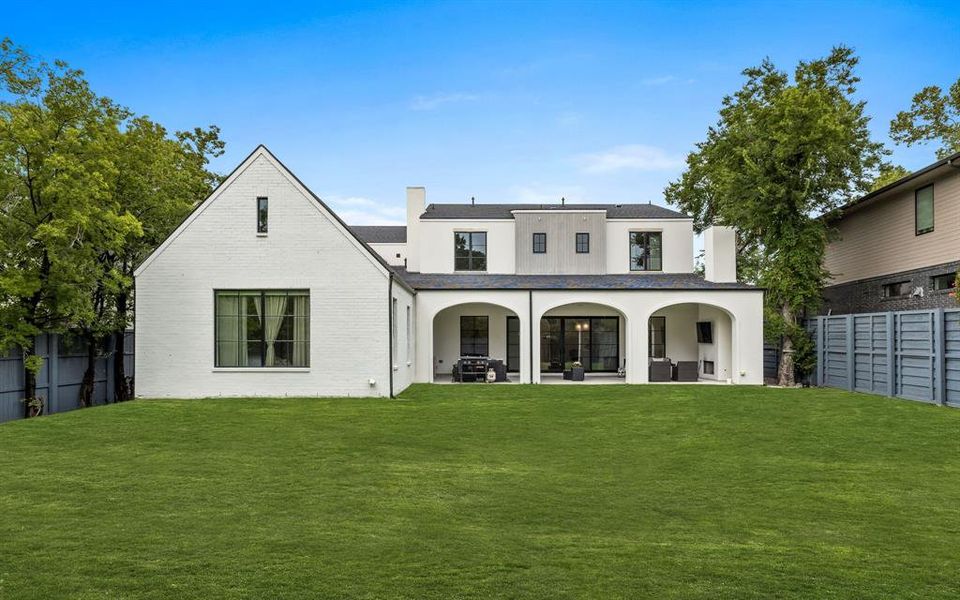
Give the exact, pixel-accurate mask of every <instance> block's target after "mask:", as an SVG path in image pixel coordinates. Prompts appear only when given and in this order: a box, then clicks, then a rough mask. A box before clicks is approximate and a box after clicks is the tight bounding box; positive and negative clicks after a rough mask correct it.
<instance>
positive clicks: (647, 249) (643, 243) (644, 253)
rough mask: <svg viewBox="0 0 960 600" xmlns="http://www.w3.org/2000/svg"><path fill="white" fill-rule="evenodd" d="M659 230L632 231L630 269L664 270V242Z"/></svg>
mask: <svg viewBox="0 0 960 600" xmlns="http://www.w3.org/2000/svg"><path fill="white" fill-rule="evenodd" d="M661 241H662V238H661V234H660V232H659V231H631V232H630V270H631V271H662V270H663V244H662V243H661Z"/></svg>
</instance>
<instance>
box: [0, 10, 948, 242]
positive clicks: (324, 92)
mask: <svg viewBox="0 0 960 600" xmlns="http://www.w3.org/2000/svg"><path fill="white" fill-rule="evenodd" d="M35 6H38V5H34V7H33V8H31V7H30V5H29V3H26V2H20V3H16V4H12V5H10V6H7V7H5V8H4V22H3V23H2V24H0V36H4V35H5V36H9V37H11V38H12V39H13V40H14V41H15V42H17V43H18V44H21V45H23V46H26V47H27V49H28V50H29V51H31V52H32V53H33V54H35V55H38V56H40V57H43V58H45V59H53V58H61V59H64V60H66V61H67V62H69V63H70V64H71V65H72V66H75V67H78V68H82V69H83V70H84V71H85V72H86V73H87V76H88V78H89V80H90V81H91V82H92V84H93V86H94V88H95V89H96V90H97V91H98V92H99V93H101V94H103V95H106V96H109V97H111V98H113V99H114V100H116V101H118V102H120V103H121V104H124V105H126V106H128V107H130V108H132V109H133V110H135V111H137V112H139V113H144V114H148V115H150V116H151V117H153V118H154V119H157V120H158V121H160V122H161V123H163V124H164V125H166V126H168V127H169V128H171V129H183V128H189V127H192V126H195V125H208V124H217V125H219V126H220V127H221V129H222V133H223V137H224V139H225V140H226V141H227V152H226V154H225V155H224V156H223V157H221V158H220V159H218V160H217V162H216V163H215V167H216V168H217V169H218V170H221V171H223V172H226V171H229V170H230V169H231V168H232V167H233V166H235V165H236V163H237V162H239V161H240V160H242V159H243V158H244V157H245V156H246V155H247V154H248V153H249V152H250V151H251V150H252V149H253V148H254V147H255V146H256V144H258V143H264V144H266V145H267V146H268V147H269V148H270V149H271V150H273V151H274V153H276V154H277V155H278V157H279V158H280V159H281V160H283V161H284V162H285V163H286V164H287V165H288V166H289V167H290V168H292V169H293V170H294V172H296V173H297V175H298V176H299V177H300V178H301V179H302V180H303V181H304V182H306V183H307V185H308V186H310V188H311V189H313V191H315V192H316V193H318V194H319V195H320V196H321V197H323V198H324V199H325V200H327V201H328V202H330V203H331V204H332V205H333V206H334V208H335V209H337V211H338V212H339V213H340V214H341V215H342V216H344V218H345V219H346V220H347V221H348V222H350V223H353V224H360V223H387V222H401V221H402V220H403V211H404V208H403V207H404V187H405V186H408V185H425V186H426V187H427V201H428V202H460V201H468V200H469V198H470V197H471V196H475V197H476V198H477V200H478V201H479V202H513V201H518V202H550V201H557V200H559V198H560V197H561V196H565V197H566V198H567V199H568V200H570V201H581V202H647V201H652V202H654V203H663V195H662V190H663V187H664V186H665V185H666V184H667V183H668V182H669V181H671V180H673V179H675V178H676V177H677V176H678V175H679V173H680V172H681V169H682V160H683V157H684V155H685V154H686V153H687V152H688V151H690V150H691V149H692V147H693V145H694V144H695V143H696V142H697V141H698V140H701V139H702V138H703V136H704V133H705V131H706V128H707V127H708V126H709V125H710V124H712V123H713V122H714V121H715V120H716V113H717V109H718V108H719V106H720V101H721V99H722V97H723V96H724V95H725V94H728V93H730V92H732V91H734V90H736V89H737V88H738V87H739V86H740V83H741V81H742V78H741V76H740V74H739V73H740V71H741V70H742V69H743V68H744V67H747V66H750V65H754V64H757V63H758V62H759V61H760V60H762V59H763V58H764V57H765V56H769V57H770V58H772V59H773V60H774V61H775V62H776V63H777V64H778V65H779V66H780V67H781V68H784V69H788V70H792V68H793V66H794V65H795V64H796V62H797V61H798V60H800V59H811V58H816V57H819V56H822V55H824V54H826V53H827V52H829V50H830V48H831V46H833V45H835V44H840V43H844V44H847V45H850V46H852V47H854V48H855V50H856V51H857V53H858V54H859V56H860V58H861V66H860V70H859V73H860V75H861V77H862V78H863V82H862V84H861V86H860V92H859V93H860V95H861V97H862V98H864V99H866V100H867V101H868V111H869V113H870V114H871V115H872V116H873V123H872V126H873V130H874V133H875V136H876V138H877V139H881V140H883V141H884V142H885V143H888V144H889V145H890V147H891V149H893V150H894V155H893V160H894V161H896V162H898V163H900V164H902V165H904V166H906V167H908V168H911V169H915V168H919V167H922V166H924V165H926V164H928V163H930V162H932V161H933V160H934V150H933V148H930V147H915V148H904V147H896V146H893V145H892V144H890V143H889V139H888V136H887V127H888V124H889V121H890V119H891V118H892V117H893V116H894V114H895V113H896V112H897V111H899V110H903V109H905V108H907V107H908V106H909V104H910V99H911V97H912V96H913V94H914V93H915V92H917V91H918V90H919V89H920V88H922V87H923V86H925V85H931V84H938V85H941V86H947V85H949V84H950V83H951V82H952V81H955V80H956V79H957V77H958V76H960V61H958V58H960V10H958V9H957V7H956V4H955V3H953V2H938V3H934V2H931V3H920V2H910V3H906V2H902V3H885V4H883V5H875V4H874V3H851V4H840V3H833V2H830V3H826V2H824V3H802V4H791V3H776V4H772V3H743V2H721V3H696V4H694V3H679V2H677V3H636V2H634V3H615V2H600V3H589V4H587V3H540V2H537V3H521V2H509V3H473V2H471V3H466V2H440V3H424V2H417V3H406V4H399V3H390V4H382V3H360V4H358V3H351V4H340V3H324V4H322V5H320V4H314V3H303V4H301V5H297V4H283V3H279V2H278V3H275V4H269V3H268V4H265V3H263V2H256V3H249V4H245V3H243V2H231V3H223V4H219V5H217V4H213V3H203V2H193V3H189V4H181V5H174V4H169V5H163V6H162V7H161V5H160V3H156V5H155V6H148V5H147V4H146V3H123V4H119V5H117V6H115V7H112V8H111V7H108V6H107V5H106V4H103V5H98V6H96V7H93V6H91V5H86V4H83V3H63V4H62V5H58V3H56V2H46V3H43V4H42V6H43V9H44V11H46V13H47V14H46V15H39V14H38V11H37V8H35ZM141 6H142V7H141ZM52 15H56V18H54V17H53V16H52Z"/></svg>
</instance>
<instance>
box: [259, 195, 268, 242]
mask: <svg viewBox="0 0 960 600" xmlns="http://www.w3.org/2000/svg"><path fill="white" fill-rule="evenodd" d="M261 203H263V208H262V209H261V208H260V204H261ZM261 210H262V211H263V212H264V213H265V214H264V219H263V222H262V223H261V222H260V212H261ZM269 225H270V199H269V198H268V197H267V196H257V235H267V233H268V232H269V231H270V227H269Z"/></svg>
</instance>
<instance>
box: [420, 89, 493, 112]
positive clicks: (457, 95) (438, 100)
mask: <svg viewBox="0 0 960 600" xmlns="http://www.w3.org/2000/svg"><path fill="white" fill-rule="evenodd" d="M479 99H480V96H479V95H478V94H468V93H465V92H454V93H446V94H434V95H433V96H417V97H416V98H414V99H413V101H412V102H411V103H410V109H411V110H436V109H438V108H440V107H441V106H443V105H445V104H455V103H458V102H475V101H476V100H479Z"/></svg>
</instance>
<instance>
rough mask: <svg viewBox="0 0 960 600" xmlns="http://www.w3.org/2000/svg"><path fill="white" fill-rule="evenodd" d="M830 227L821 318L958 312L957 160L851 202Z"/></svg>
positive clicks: (959, 230)
mask: <svg viewBox="0 0 960 600" xmlns="http://www.w3.org/2000/svg"><path fill="white" fill-rule="evenodd" d="M831 224H832V225H833V226H834V227H835V228H836V230H837V236H836V239H834V240H833V241H831V243H830V244H829V245H828V246H827V251H826V256H825V261H824V266H825V268H826V269H827V270H828V271H829V272H830V274H831V281H830V283H829V285H828V287H826V288H825V289H824V292H823V295H824V303H823V306H822V312H823V313H832V314H851V313H870V312H883V311H891V310H920V309H930V308H939V307H955V306H956V300H955V299H954V298H953V297H952V296H950V292H951V291H952V290H953V286H954V283H955V281H956V275H957V270H958V268H960V153H958V154H954V155H953V156H951V157H948V158H945V159H943V160H939V161H937V162H935V163H933V164H931V165H929V166H927V167H925V168H923V169H920V170H919V171H916V172H915V173H911V174H910V175H907V176H906V177H904V178H902V179H900V180H898V181H895V182H893V183H891V184H890V185H887V186H885V187H883V188H880V189H878V190H875V191H873V192H871V193H869V194H867V195H866V196H863V197H862V198H859V199H858V200H856V201H854V202H851V203H850V204H848V205H847V206H845V207H843V208H842V209H841V210H840V211H839V214H838V215H837V216H836V217H834V218H833V219H832V220H831Z"/></svg>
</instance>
